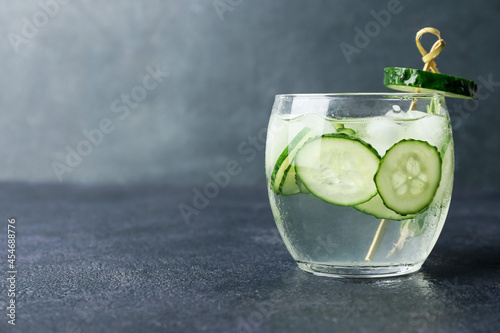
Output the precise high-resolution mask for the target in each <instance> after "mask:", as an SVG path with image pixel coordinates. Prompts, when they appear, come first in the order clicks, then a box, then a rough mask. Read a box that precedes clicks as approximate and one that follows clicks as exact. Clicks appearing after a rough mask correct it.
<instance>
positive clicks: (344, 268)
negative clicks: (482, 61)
mask: <svg viewBox="0 0 500 333" xmlns="http://www.w3.org/2000/svg"><path fill="white" fill-rule="evenodd" d="M415 102H416V107H415V109H414V110H411V111H406V110H408V109H410V108H411V105H412V103H414V104H415ZM304 129H307V131H310V132H309V133H312V134H309V136H310V138H309V139H303V141H304V142H305V143H304V142H302V143H300V145H302V146H299V144H297V145H296V147H291V145H293V144H294V139H295V141H297V136H298V135H299V134H300V133H302V132H303V131H304ZM332 134H333V135H332ZM329 135H331V136H332V137H334V138H337V137H339V138H342V139H345V140H344V141H339V142H347V143H349V144H350V143H351V141H353V142H355V143H356V144H358V145H360V146H363V145H364V147H366V148H367V149H366V150H367V151H371V152H373V154H374V155H378V157H377V158H379V162H378V167H377V171H376V172H377V173H379V172H380V173H382V171H381V170H382V169H384V171H385V170H388V171H387V172H386V174H388V176H387V177H388V178H387V179H389V180H391V181H393V183H391V184H392V185H394V184H396V185H399V183H398V177H399V176H398V175H397V173H399V171H397V170H399V169H397V168H396V169H394V170H396V171H393V169H390V168H391V167H393V166H391V162H392V161H393V160H391V159H389V157H388V158H387V160H386V161H385V162H384V165H383V168H382V166H381V164H382V161H384V157H385V155H386V154H387V152H388V151H390V150H391V148H393V147H395V146H396V145H398V144H399V143H401V142H407V141H411V142H412V143H415V144H416V145H417V146H418V145H421V146H422V147H423V148H424V150H425V149H427V150H428V151H431V150H436V154H435V155H436V156H439V158H436V160H439V169H440V170H439V173H440V176H439V179H438V178H436V181H435V183H436V186H435V187H437V188H436V189H434V188H433V189H432V190H429V191H428V193H431V194H430V195H429V194H427V196H429V198H428V199H427V198H423V197H424V196H425V194H422V193H424V192H419V191H421V189H420V187H418V186H417V187H415V186H414V187H411V184H413V185H414V184H417V185H421V183H422V182H421V180H419V179H417V176H418V177H420V179H423V180H427V178H428V177H430V176H429V174H426V172H431V171H429V170H430V169H432V165H428V161H427V160H426V159H425V158H424V159H422V160H421V161H419V162H416V164H415V165H413V164H412V163H410V162H415V161H414V160H412V159H411V156H410V155H411V152H409V151H408V152H406V150H407V149H406V146H403V148H402V152H403V153H404V154H410V155H408V156H410V158H408V157H404V159H399V160H398V159H395V160H394V161H397V163H400V164H401V163H402V162H401V161H402V160H404V163H406V164H404V163H403V164H404V165H403V164H402V165H401V166H400V168H402V170H403V171H405V172H406V170H410V169H411V168H413V169H411V170H415V168H414V167H416V170H417V171H416V172H414V173H411V172H410V174H409V176H407V178H405V181H407V182H408V184H410V188H408V187H404V186H406V185H403V186H399V187H398V188H395V189H391V188H389V189H388V190H387V189H384V188H383V187H384V186H385V185H384V184H383V182H382V181H380V182H379V184H377V183H375V180H373V182H374V183H375V184H371V183H370V184H369V186H368V185H366V184H364V185H363V184H361V185H359V184H356V182H358V178H359V177H358V176H357V174H356V173H354V176H352V178H348V181H344V183H342V181H343V180H342V179H344V178H345V176H346V175H348V174H349V175H350V174H351V171H352V170H347V169H349V168H352V169H355V168H359V165H357V166H356V164H355V163H354V164H352V165H351V164H348V167H347V168H345V167H344V170H341V171H338V170H340V169H341V168H340V169H339V167H338V166H337V165H336V163H338V158H337V157H335V158H333V159H332V158H331V156H330V157H329V159H328V161H327V162H325V161H324V159H323V157H322V156H320V155H321V154H317V156H316V155H314V154H312V155H311V156H309V155H305V154H306V153H305V152H301V149H303V150H305V148H304V147H306V145H307V144H309V146H311V143H310V142H311V141H312V140H314V139H316V141H318V142H321V140H322V139H318V138H323V137H325V138H328V136H329ZM337 141H338V140H337ZM337 141H335V140H333V141H332V142H333V145H335V144H336V143H337ZM360 143H361V144H362V145H361V144H360ZM309 146H308V147H309ZM318 147H320V148H318V149H320V150H319V151H321V152H324V151H325V149H323V144H322V143H318ZM410 147H411V146H410ZM292 148H296V149H295V150H293V149H292ZM335 148H336V147H334V149H335ZM287 149H288V150H289V151H288V154H290V156H289V160H288V161H287V160H286V159H285V161H286V162H288V163H289V164H290V167H289V168H287V170H288V173H287V175H286V177H288V179H287V182H288V183H287V184H286V182H285V176H282V177H281V179H277V178H279V177H280V176H281V175H280V172H279V170H278V169H279V162H280V161H279V160H280V157H281V156H283V154H284V151H286V150H287ZM363 149H364V148H363ZM349 151H350V148H349V149H348V150H347V152H348V153H349ZM292 152H293V153H294V154H297V155H294V156H291V155H292ZM363 152H364V151H363ZM300 154H302V155H304V156H305V157H304V156H302V155H300ZM337 154H338V152H337ZM342 154H344V153H342ZM358 155H360V154H358V153H352V156H350V157H349V158H348V159H347V160H349V159H352V158H354V159H356V158H358V157H359V156H358ZM405 156H406V155H405ZM339 158H340V159H342V158H344V157H343V156H341V157H339ZM281 159H283V158H281ZM316 159H317V161H316ZM322 159H323V160H322ZM345 160H346V159H345V158H344V159H343V160H342V161H344V162H345ZM304 161H305V162H304ZM409 161H410V162H409ZM299 162H300V163H303V164H307V165H308V167H307V168H306V167H302V166H301V165H297V163H299ZM344 162H342V163H343V164H342V165H346V164H345V163H344ZM282 163H284V162H282ZM321 163H323V164H325V165H326V167H325V168H326V169H327V170H325V168H324V167H319V166H318V167H317V168H316V169H317V170H313V171H314V172H319V173H320V174H319V175H320V176H317V177H311V176H310V171H309V169H308V168H311V167H312V168H315V166H316V165H319V164H321ZM349 163H350V162H349ZM361 164H364V162H363V163H361ZM408 168H410V169H408ZM425 169H428V170H427V171H426V170H425ZM276 170H278V172H276ZM304 170H305V171H304ZM318 170H319V171H318ZM335 170H337V171H338V172H339V173H340V176H339V173H336V174H335V175H334V176H332V174H333V173H335V172H336V171H335ZM422 170H423V171H422ZM294 172H295V173H296V174H294ZM363 172H364V171H362V173H363ZM420 172H422V174H420ZM453 172H454V148H453V138H452V131H451V126H450V119H449V116H448V114H447V110H446V105H445V103H444V99H443V98H442V97H441V96H439V95H419V94H413V95H412V94H391V95H387V94H385V95H383V94H365V95H359V94H350V95H346V94H344V95H279V96H277V97H276V101H275V104H274V107H273V112H272V114H271V118H270V122H269V130H268V139H267V145H266V177H267V182H268V191H269V199H270V204H271V208H272V211H273V215H274V218H275V222H276V225H277V227H278V230H279V232H280V234H281V237H282V239H283V241H284V243H285V245H286V247H287V248H288V250H289V252H290V254H291V255H292V257H293V259H294V260H295V261H296V262H297V263H298V265H299V267H300V268H301V269H303V270H305V271H308V272H311V273H314V274H317V275H327V276H353V277H376V276H391V275H401V274H407V273H411V272H414V271H417V270H418V269H420V267H421V266H422V264H423V262H424V261H425V260H426V258H427V257H428V255H429V254H430V252H431V250H432V248H433V247H434V245H435V243H436V241H437V239H438V236H439V234H440V232H441V230H442V228H443V224H444V222H445V219H446V215H447V212H448V208H449V205H450V200H451V192H452V186H453ZM412 175H415V179H416V180H411V179H410V178H412ZM431 176H432V175H431ZM366 177H367V179H370V181H371V179H372V178H371V177H372V175H371V174H369V175H367V176H366ZM366 177H365V178H366ZM311 179H312V180H311ZM339 179H340V181H339ZM373 179H375V177H374V178H373ZM301 180H304V181H305V180H309V184H307V183H301ZM277 181H280V182H281V183H282V186H281V187H280V189H278V187H279V186H278V185H276V184H277ZM273 182H274V183H273ZM338 182H340V183H342V184H341V185H342V187H338V186H337V183H338ZM394 182H395V183H394ZM351 183H352V184H351ZM283 184H284V185H283ZM357 185H359V188H360V189H359V190H358V192H359V191H361V192H362V191H364V190H365V188H366V187H370V188H371V187H372V186H373V187H374V188H376V189H375V191H376V193H375V192H374V193H368V194H367V195H366V196H365V197H364V198H362V199H356V200H354V201H356V202H354V201H353V202H349V201H348V200H347V201H346V202H342V204H336V203H335V202H337V200H343V197H349V195H350V194H349V192H350V191H351V187H353V186H354V187H355V186H357ZM392 185H391V186H392ZM431 185H432V184H431ZM431 185H429V186H431ZM287 186H288V188H287ZM295 186H296V187H295ZM324 186H326V187H328V186H330V187H332V188H333V189H334V191H333V192H332V194H330V192H328V195H329V197H327V198H325V197H324V196H322V195H320V194H318V193H319V192H317V190H318V189H320V190H322V187H324ZM339 186H340V185H339ZM422 186H424V185H422ZM379 187H380V188H379ZM386 187H387V186H386ZM405 189H406V191H407V192H408V193H407V194H408V195H409V196H411V198H412V199H411V200H408V202H409V205H410V206H412V205H413V201H415V202H417V201H420V200H423V201H422V202H423V204H424V205H425V206H424V207H420V208H414V209H415V210H418V211H412V212H410V213H408V212H407V211H404V212H403V213H404V214H400V213H401V212H400V211H398V212H395V211H394V210H393V208H394V207H397V208H396V210H401V209H403V208H400V207H401V206H402V207H404V205H402V204H401V203H400V201H398V200H399V199H398V193H399V192H402V191H403V190H405ZM311 190H312V191H311ZM383 190H385V192H384V191H383ZM387 191H389V192H391V191H393V192H394V193H396V194H395V198H396V199H393V198H392V197H390V196H388V195H387V193H386V192H387ZM422 191H423V190H422ZM410 192H411V193H410ZM391 193H392V192H391ZM412 193H413V194H412ZM382 194H384V199H381V195H382ZM404 195H406V194H404ZM404 195H403V198H406V197H405V196H404ZM337 197H338V198H337ZM362 201H364V202H362ZM391 201H392V202H391ZM332 202H333V203H332ZM388 204H389V206H390V207H391V208H388V206H387V205H388ZM411 209H413V208H411ZM379 228H382V232H381V235H379V237H378V242H377V241H376V240H374V238H376V237H375V235H376V233H377V230H378V229H379ZM374 243H377V244H376V245H375V248H374V249H372V250H370V248H371V247H373V246H374V245H373V244H374Z"/></svg>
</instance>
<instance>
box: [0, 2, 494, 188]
mask: <svg viewBox="0 0 500 333" xmlns="http://www.w3.org/2000/svg"><path fill="white" fill-rule="evenodd" d="M218 1H219V0H218ZM391 1H392V0H391ZM391 1H347V0H346V1H318V0H314V1H299V0H275V1H264V0H258V1H257V0H232V1H231V0H220V1H219V2H216V1H213V0H207V1H200V0H198V1H196V0H186V1H173V0H170V1H166V0H162V1H160V0H150V1H132V0H128V1H118V0H114V1H105V2H103V1H83V0H80V1H79V0H72V1H70V0H65V1H62V0H60V1H56V0H53V1H50V0H42V1H41V2H40V3H52V4H51V5H50V6H48V7H47V8H49V9H48V11H49V13H50V14H51V15H47V14H44V12H43V9H42V7H41V5H40V3H38V2H36V1H33V2H29V3H28V2H24V1H23V2H21V1H16V2H14V1H2V2H1V4H0V22H1V27H2V28H1V33H2V37H3V38H2V42H1V44H0V66H1V71H0V73H1V75H0V88H1V94H0V108H1V110H2V113H1V115H2V117H1V118H0V156H1V158H0V180H2V181H28V182H59V180H58V177H57V176H56V174H55V173H54V170H53V163H54V162H58V163H64V162H65V158H66V155H67V150H66V149H67V147H70V148H72V149H76V148H77V147H78V144H79V143H81V142H82V140H85V136H84V135H83V134H82V131H83V130H87V131H90V130H93V129H95V128H98V127H99V123H100V122H101V121H102V119H105V118H108V119H110V121H112V124H113V126H114V127H113V128H114V130H113V131H112V132H111V133H107V134H104V135H103V137H102V142H100V143H99V144H98V145H97V146H94V147H91V149H92V150H91V152H90V153H89V154H88V156H84V157H83V158H82V161H80V163H79V164H78V165H77V166H76V167H74V168H71V170H72V172H68V173H64V174H63V175H62V181H63V182H79V183H98V182H99V183H131V182H157V183H172V184H184V185H189V186H192V185H200V184H201V185H202V184H204V183H206V182H208V181H209V180H210V177H209V172H211V171H212V172H219V171H220V170H224V169H225V168H226V164H227V162H228V161H229V160H232V159H234V160H237V161H238V162H239V163H240V165H241V167H242V172H241V173H240V174H239V175H237V176H234V177H232V178H231V184H233V185H255V184H263V183H264V182H265V179H264V151H263V150H262V146H261V145H260V142H256V145H255V147H256V148H255V150H254V151H255V152H256V157H255V158H252V157H253V155H249V154H246V155H245V154H242V153H241V150H240V151H238V147H239V146H240V145H242V144H243V145H246V146H245V147H247V148H248V147H250V142H251V141H250V140H251V139H249V137H252V136H256V135H257V134H258V133H259V131H260V130H261V129H263V128H266V126H267V121H268V117H269V114H270V111H271V106H272V103H273V99H274V95H275V94H278V93H306V92H363V91H387V90H386V89H385V88H384V87H383V85H382V76H383V74H382V70H383V68H384V67H385V66H405V67H414V68H420V67H421V66H422V65H423V64H422V62H421V60H420V54H419V53H418V51H417V49H416V47H415V43H414V35H415V33H416V32H417V31H418V30H419V29H420V28H422V27H425V26H433V27H436V28H438V29H439V30H440V31H441V33H442V36H443V38H444V40H445V41H446V42H447V46H446V48H445V49H444V51H443V52H442V54H441V55H440V56H439V57H438V59H437V63H438V68H439V69H440V71H441V72H443V73H447V74H452V75H457V76H462V77H465V78H469V79H477V78H478V77H483V78H485V79H488V77H489V78H490V80H492V81H495V82H500V72H499V62H498V59H499V57H498V53H499V46H498V45H499V43H498V38H499V37H498V31H499V28H500V23H499V22H500V21H499V20H498V17H499V14H500V4H498V3H497V2H495V1H474V2H473V3H471V2H470V1H417V0H414V1H410V0H401V1H400V4H399V7H402V10H401V12H400V13H398V14H393V15H391V18H390V22H389V23H388V24H387V25H386V26H385V27H384V26H382V27H380V31H378V32H377V33H376V34H375V36H373V37H372V38H370V42H369V44H368V45H366V46H365V47H363V48H360V52H359V53H358V54H353V55H352V57H351V59H350V60H351V61H350V62H348V61H347V59H346V57H344V55H343V53H342V51H341V49H340V47H339V45H340V44H341V43H342V42H345V43H348V44H351V45H354V38H355V35H356V32H355V30H354V29H355V28H356V27H358V28H360V29H362V30H363V29H364V28H365V26H366V24H367V23H369V22H370V21H374V18H373V16H372V14H371V11H375V12H379V11H380V10H385V9H387V6H388V3H390V2H391ZM54 3H57V5H54ZM63 3H65V4H63ZM214 3H215V4H216V5H217V4H218V5H219V7H220V8H222V7H221V6H222V4H221V3H226V5H227V6H228V7H226V8H225V9H227V10H226V11H224V12H219V13H218V12H217V10H216V8H215V6H214ZM26 22H30V23H26ZM34 23H38V25H39V27H36V26H35V31H33V29H32V30H29V29H28V28H26V26H27V25H29V24H34ZM27 29H28V30H27ZM23 31H24V35H23ZM13 36H18V37H19V36H20V37H22V38H25V39H24V40H23V41H22V42H19V44H16V43H15V42H13V38H14V37H13ZM434 40H435V39H434V37H430V35H429V36H426V37H424V39H423V44H424V46H425V47H426V48H429V47H430V45H431V44H432V43H433V42H434ZM147 68H153V69H155V68H158V69H159V70H161V71H163V72H165V73H166V72H168V76H166V77H164V78H163V79H162V82H161V83H160V84H159V85H158V86H157V87H156V88H155V89H152V90H151V91H147V97H146V98H145V99H144V100H142V101H140V102H139V103H137V105H135V104H133V105H134V108H133V109H132V108H131V107H130V108H129V110H128V111H129V113H128V114H127V116H126V117H124V113H120V112H118V113H117V112H113V103H114V101H115V100H117V99H120V98H121V96H122V95H123V94H131V92H133V91H134V89H136V90H135V91H136V92H138V91H139V92H140V89H141V88H137V87H138V86H139V87H140V86H141V85H142V82H143V79H144V78H145V77H146V75H147V74H148V70H147ZM149 82H150V83H151V82H153V81H149ZM478 83H479V82H478ZM487 88H488V87H484V86H483V87H482V88H481V89H482V90H481V91H482V92H483V98H482V99H481V100H479V101H478V102H477V103H476V104H470V105H466V104H464V102H463V101H462V100H456V99H449V100H448V101H447V103H448V106H449V108H450V110H451V114H452V117H453V125H454V130H455V144H456V152H457V164H456V187H457V188H460V189H468V190H469V189H470V190H477V189H497V188H498V187H499V184H500V168H499V165H500V154H499V152H500V148H499V136H500V134H499V131H498V128H497V126H498V124H499V119H500V113H499V111H498V110H497V107H496V106H497V105H499V103H500V100H499V97H498V90H500V86H493V87H489V88H490V90H491V91H488V89H487ZM143 91H145V90H143ZM120 103H121V104H119V105H120V106H124V105H125V104H124V103H122V102H120ZM115 106H116V105H115ZM466 106H467V107H468V108H469V110H468V111H467V110H466V109H465V107H466ZM458 108H462V110H463V111H462V112H459V111H458ZM120 116H122V118H120ZM257 141H258V140H257Z"/></svg>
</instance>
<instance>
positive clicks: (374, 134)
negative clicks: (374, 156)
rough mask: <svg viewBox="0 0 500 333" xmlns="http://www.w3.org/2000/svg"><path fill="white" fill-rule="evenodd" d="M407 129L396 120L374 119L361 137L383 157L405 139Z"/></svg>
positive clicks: (368, 123)
mask: <svg viewBox="0 0 500 333" xmlns="http://www.w3.org/2000/svg"><path fill="white" fill-rule="evenodd" d="M405 129H406V127H405V125H404V123H399V122H396V121H394V119H391V118H384V117H374V118H371V119H370V120H369V121H368V122H367V123H366V127H365V128H364V130H363V131H362V133H361V135H360V137H361V138H363V139H364V140H365V141H367V142H368V143H369V144H371V145H372V146H373V148H375V149H376V150H377V152H378V153H379V154H380V156H383V155H385V152H386V151H387V149H389V148H390V147H391V146H392V145H394V144H395V143H396V142H399V141H401V140H402V139H404V138H405V132H406V131H405Z"/></svg>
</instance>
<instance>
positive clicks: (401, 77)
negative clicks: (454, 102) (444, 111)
mask: <svg viewBox="0 0 500 333" xmlns="http://www.w3.org/2000/svg"><path fill="white" fill-rule="evenodd" d="M384 86H386V87H387V88H390V89H395V90H401V91H406V92H414V93H439V94H442V95H444V96H446V97H455V98H468V99H471V98H477V84H476V83H475V82H474V81H471V80H466V79H462V78H460V77H456V76H451V75H446V74H441V73H432V72H426V71H422V70H419V69H413V68H404V67H387V68H385V69H384Z"/></svg>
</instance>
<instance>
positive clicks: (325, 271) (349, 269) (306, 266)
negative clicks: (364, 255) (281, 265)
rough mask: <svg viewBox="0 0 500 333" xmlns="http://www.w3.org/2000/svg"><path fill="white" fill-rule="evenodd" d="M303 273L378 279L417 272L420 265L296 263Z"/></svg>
mask: <svg viewBox="0 0 500 333" xmlns="http://www.w3.org/2000/svg"><path fill="white" fill-rule="evenodd" d="M297 264H298V265H299V268H300V269H302V270H303V271H306V272H309V273H313V274H314V275H318V276H328V277H335V278H380V277H390V276H399V275H405V274H410V273H414V272H416V271H418V270H419V269H420V268H421V267H422V264H423V262H422V263H416V264H401V265H391V266H338V265H335V266H331V265H324V264H315V263H308V262H301V261H297Z"/></svg>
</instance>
